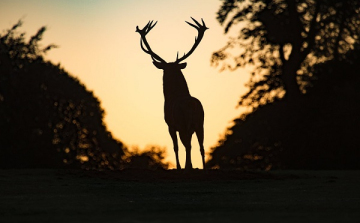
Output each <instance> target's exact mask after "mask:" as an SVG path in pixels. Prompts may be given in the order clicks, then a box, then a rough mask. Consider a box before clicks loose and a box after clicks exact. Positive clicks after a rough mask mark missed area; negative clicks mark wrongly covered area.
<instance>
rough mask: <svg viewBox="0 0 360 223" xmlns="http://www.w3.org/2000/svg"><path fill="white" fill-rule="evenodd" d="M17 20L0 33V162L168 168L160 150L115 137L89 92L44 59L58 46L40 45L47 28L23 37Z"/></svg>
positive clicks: (18, 165) (7, 164) (1, 165)
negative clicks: (137, 147) (132, 147)
mask: <svg viewBox="0 0 360 223" xmlns="http://www.w3.org/2000/svg"><path fill="white" fill-rule="evenodd" d="M21 25H22V21H19V22H18V23H17V24H15V25H14V26H13V27H12V28H11V29H9V30H7V31H6V32H5V33H3V34H1V35H0V168H83V169H123V168H137V167H140V168H152V169H156V168H167V165H168V164H167V163H164V162H163V159H164V150H162V149H160V148H156V147H150V148H148V149H147V150H146V151H144V152H130V151H129V149H128V148H127V147H126V146H125V145H124V144H123V143H122V142H121V141H119V140H116V139H114V138H113V136H112V134H111V133H110V132H109V131H108V130H107V128H106V126H105V124H104V122H103V117H104V110H103V109H102V108H101V106H100V101H99V99H98V98H96V97H95V95H94V94H93V92H91V91H89V90H87V89H86V87H85V86H84V85H83V84H82V83H81V82H80V81H79V80H78V79H76V78H74V77H72V76H71V75H69V73H68V72H66V71H65V70H64V69H63V68H62V67H60V65H54V64H53V63H51V62H49V61H45V60H44V57H43V56H44V54H45V53H46V52H47V51H48V50H51V49H52V48H55V47H56V45H53V44H52V45H49V46H46V47H44V48H41V47H40V44H39V42H40V41H41V39H42V36H43V34H44V32H45V30H46V28H45V27H42V28H40V29H39V31H38V32H37V33H36V34H35V35H33V36H32V37H30V39H29V40H28V41H26V39H25V36H26V35H25V33H20V32H18V28H19V27H20V26H21ZM141 157H146V159H141ZM139 160H140V161H139ZM134 163H137V165H138V166H136V165H135V164H134Z"/></svg>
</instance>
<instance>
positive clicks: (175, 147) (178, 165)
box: [169, 127, 181, 170]
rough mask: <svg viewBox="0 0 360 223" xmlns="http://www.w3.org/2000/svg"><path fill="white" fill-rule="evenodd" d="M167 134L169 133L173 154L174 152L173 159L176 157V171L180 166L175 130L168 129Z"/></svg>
mask: <svg viewBox="0 0 360 223" xmlns="http://www.w3.org/2000/svg"><path fill="white" fill-rule="evenodd" d="M169 133H170V136H171V139H172V141H173V144H174V152H175V157H176V168H177V169H178V170H181V166H180V162H179V146H178V141H177V136H176V130H175V129H173V128H171V127H169Z"/></svg>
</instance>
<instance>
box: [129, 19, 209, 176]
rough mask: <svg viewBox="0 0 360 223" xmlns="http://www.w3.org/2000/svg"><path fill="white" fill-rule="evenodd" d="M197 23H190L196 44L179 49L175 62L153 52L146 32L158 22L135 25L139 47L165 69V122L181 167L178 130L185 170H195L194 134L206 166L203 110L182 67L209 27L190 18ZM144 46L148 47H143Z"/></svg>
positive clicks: (177, 164)
mask: <svg viewBox="0 0 360 223" xmlns="http://www.w3.org/2000/svg"><path fill="white" fill-rule="evenodd" d="M191 19H192V20H193V21H194V23H195V24H192V23H189V22H186V21H185V22H186V23H188V24H189V25H190V26H192V27H194V28H195V29H196V30H197V31H198V37H197V38H196V37H195V43H194V45H193V46H192V48H191V49H190V51H189V52H188V53H186V54H184V56H182V57H181V58H179V52H178V53H177V56H176V60H175V62H170V63H167V62H166V61H165V60H164V59H162V58H161V57H160V56H159V55H157V54H156V53H154V51H152V49H151V47H150V45H149V43H148V42H147V40H146V34H148V33H149V32H150V30H151V29H152V28H154V26H155V25H156V23H157V22H155V23H154V24H153V21H149V22H148V24H147V25H146V26H145V27H144V28H143V29H139V27H138V26H136V32H138V33H139V34H140V36H141V38H140V46H141V49H142V50H143V51H144V52H145V53H147V54H149V55H150V56H151V58H152V60H153V64H154V65H155V67H157V68H158V69H162V70H163V71H164V73H163V91H164V97H165V104H164V113H165V122H166V123H167V125H168V127H169V133H170V136H171V138H172V141H173V144H174V152H175V156H176V167H177V169H181V166H180V163H179V154H178V150H179V147H178V141H177V132H179V136H180V140H181V142H182V144H183V145H184V146H185V149H186V162H185V169H187V170H188V169H192V163H191V137H192V135H193V133H194V132H195V133H196V136H197V139H198V141H199V145H200V153H201V157H202V163H203V169H205V151H204V145H203V143H204V110H203V107H202V104H201V102H200V101H199V100H198V99H196V98H194V97H192V96H191V95H190V92H189V88H188V86H187V83H186V80H185V77H184V75H183V74H182V72H181V70H182V69H184V68H185V67H186V63H180V62H181V61H183V60H185V59H186V58H187V57H189V56H190V55H191V54H192V53H193V52H194V50H195V49H196V47H197V46H198V45H199V43H200V41H201V39H202V38H203V36H204V33H205V31H206V30H207V29H208V28H207V27H206V25H205V23H204V20H203V19H201V21H202V24H200V23H199V22H198V21H196V20H195V19H194V18H192V17H191ZM144 45H145V46H144Z"/></svg>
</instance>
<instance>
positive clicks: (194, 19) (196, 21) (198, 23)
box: [190, 17, 201, 27]
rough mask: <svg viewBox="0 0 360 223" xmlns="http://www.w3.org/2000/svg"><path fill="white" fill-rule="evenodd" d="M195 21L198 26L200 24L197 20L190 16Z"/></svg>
mask: <svg viewBox="0 0 360 223" xmlns="http://www.w3.org/2000/svg"><path fill="white" fill-rule="evenodd" d="M190 18H191V19H192V20H193V21H194V22H195V23H196V25H198V26H199V27H200V26H201V25H200V23H199V22H198V21H196V20H195V19H194V18H193V17H190Z"/></svg>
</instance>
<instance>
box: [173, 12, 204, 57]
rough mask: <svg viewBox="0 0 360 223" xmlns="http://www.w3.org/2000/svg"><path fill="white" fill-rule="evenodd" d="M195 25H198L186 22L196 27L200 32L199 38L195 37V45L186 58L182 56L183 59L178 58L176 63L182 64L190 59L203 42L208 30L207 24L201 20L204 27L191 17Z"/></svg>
mask: <svg viewBox="0 0 360 223" xmlns="http://www.w3.org/2000/svg"><path fill="white" fill-rule="evenodd" d="M190 18H191V19H192V20H193V21H194V23H195V24H196V25H195V24H192V23H190V22H188V21H185V22H186V23H187V24H189V25H190V26H192V27H194V28H195V29H196V30H197V31H198V37H195V43H194V45H193V47H192V48H191V49H190V51H189V52H188V53H187V54H184V56H182V57H181V58H178V56H176V61H175V63H180V62H181V61H183V60H185V59H186V58H188V57H189V56H190V55H191V54H192V53H193V52H194V50H195V49H196V47H197V46H198V45H199V43H200V41H201V40H202V38H203V36H204V33H205V31H206V30H207V29H208V27H206V25H205V22H204V20H203V19H201V21H202V25H201V24H200V23H199V22H198V21H196V20H195V19H194V18H193V17H190Z"/></svg>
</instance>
